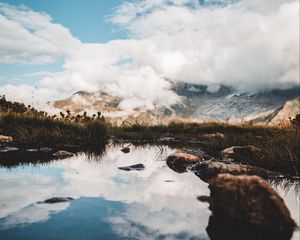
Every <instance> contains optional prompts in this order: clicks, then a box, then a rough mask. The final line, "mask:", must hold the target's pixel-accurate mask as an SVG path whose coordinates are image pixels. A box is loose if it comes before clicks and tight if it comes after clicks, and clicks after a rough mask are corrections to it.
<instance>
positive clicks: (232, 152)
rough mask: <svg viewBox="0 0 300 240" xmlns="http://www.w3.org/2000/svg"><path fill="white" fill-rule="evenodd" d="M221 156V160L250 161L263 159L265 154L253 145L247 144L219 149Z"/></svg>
mask: <svg viewBox="0 0 300 240" xmlns="http://www.w3.org/2000/svg"><path fill="white" fill-rule="evenodd" d="M221 157H222V158H223V160H225V161H228V160H231V161H234V162H243V163H245V162H248V161H250V162H252V161H257V160H259V161H261V160H264V158H265V156H264V154H263V153H262V150H261V149H259V148H258V147H255V146H253V145H247V146H232V147H229V148H226V149H224V150H222V151H221Z"/></svg>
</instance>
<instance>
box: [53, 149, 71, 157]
mask: <svg viewBox="0 0 300 240" xmlns="http://www.w3.org/2000/svg"><path fill="white" fill-rule="evenodd" d="M53 156H55V157H57V158H60V159H63V158H69V157H73V156H74V153H71V152H68V151H65V150H59V151H58V152H56V153H54V154H53Z"/></svg>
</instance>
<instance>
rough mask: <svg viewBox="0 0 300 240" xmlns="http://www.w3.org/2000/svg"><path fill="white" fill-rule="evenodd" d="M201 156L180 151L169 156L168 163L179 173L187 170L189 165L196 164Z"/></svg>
mask: <svg viewBox="0 0 300 240" xmlns="http://www.w3.org/2000/svg"><path fill="white" fill-rule="evenodd" d="M199 161H200V158H199V157H198V156H196V155H192V154H189V153H184V152H179V153H174V154H172V155H170V156H168V158H167V160H166V163H167V165H168V167H169V168H171V169H172V170H174V171H175V172H178V173H183V172H186V169H187V167H188V166H189V165H193V164H196V163H198V162H199Z"/></svg>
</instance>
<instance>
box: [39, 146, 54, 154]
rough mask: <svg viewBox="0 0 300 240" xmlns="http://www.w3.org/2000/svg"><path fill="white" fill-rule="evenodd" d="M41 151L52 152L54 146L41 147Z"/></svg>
mask: <svg viewBox="0 0 300 240" xmlns="http://www.w3.org/2000/svg"><path fill="white" fill-rule="evenodd" d="M39 151H40V152H43V153H48V152H51V151H52V148H49V147H42V148H40V149H39Z"/></svg>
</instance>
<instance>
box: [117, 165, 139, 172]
mask: <svg viewBox="0 0 300 240" xmlns="http://www.w3.org/2000/svg"><path fill="white" fill-rule="evenodd" d="M118 168H119V169H120V170H124V171H131V170H136V171H141V170H144V169H145V166H144V164H142V163H138V164H134V165H130V166H125V167H118Z"/></svg>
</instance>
